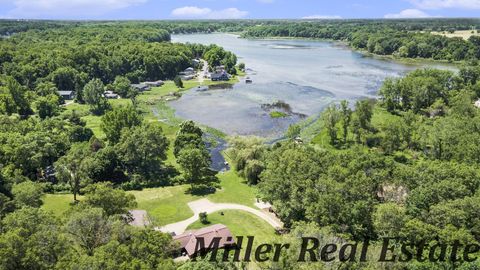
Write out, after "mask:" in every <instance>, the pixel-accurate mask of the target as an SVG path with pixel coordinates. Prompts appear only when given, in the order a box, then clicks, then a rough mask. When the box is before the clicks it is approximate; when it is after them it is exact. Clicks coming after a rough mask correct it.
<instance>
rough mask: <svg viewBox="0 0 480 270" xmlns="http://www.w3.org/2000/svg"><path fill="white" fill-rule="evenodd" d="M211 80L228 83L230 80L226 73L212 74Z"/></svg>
mask: <svg viewBox="0 0 480 270" xmlns="http://www.w3.org/2000/svg"><path fill="white" fill-rule="evenodd" d="M210 78H211V79H212V81H228V80H229V79H230V77H229V76H228V73H227V72H225V71H222V72H215V73H212V74H211V75H210Z"/></svg>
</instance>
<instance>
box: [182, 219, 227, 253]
mask: <svg viewBox="0 0 480 270" xmlns="http://www.w3.org/2000/svg"><path fill="white" fill-rule="evenodd" d="M215 238H217V239H218V238H220V241H219V244H218V248H225V247H228V246H233V245H235V240H234V239H233V235H232V233H231V232H230V230H229V229H228V228H227V226H225V225H223V224H215V225H212V226H209V227H206V228H203V229H199V230H196V231H187V232H185V233H183V234H180V235H176V236H173V240H174V241H177V242H178V243H179V249H180V252H181V254H182V255H185V254H186V255H188V256H189V257H193V256H194V255H196V254H197V252H199V251H200V252H201V251H205V250H196V249H197V244H198V245H199V240H200V239H202V240H203V243H204V244H205V245H204V248H208V246H210V244H211V243H212V241H213V240H215ZM198 247H200V245H199V246H198Z"/></svg>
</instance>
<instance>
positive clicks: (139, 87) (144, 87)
mask: <svg viewBox="0 0 480 270" xmlns="http://www.w3.org/2000/svg"><path fill="white" fill-rule="evenodd" d="M130 86H131V87H132V88H134V89H136V90H138V91H139V92H143V91H148V90H150V86H148V85H146V84H143V83H138V84H131V85H130Z"/></svg>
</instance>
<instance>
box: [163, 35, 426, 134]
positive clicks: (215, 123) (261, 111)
mask: <svg viewBox="0 0 480 270" xmlns="http://www.w3.org/2000/svg"><path fill="white" fill-rule="evenodd" d="M172 41H173V42H182V43H187V42H190V43H201V44H218V45H220V46H222V47H224V48H225V49H226V50H229V51H232V52H234V53H235V54H236V55H237V56H238V58H239V59H238V61H239V62H244V63H245V64H246V67H247V76H249V77H250V78H251V79H252V80H253V83H252V84H246V83H245V82H244V80H241V82H240V83H238V84H236V85H234V86H233V88H228V89H216V90H208V91H195V90H191V91H188V92H187V93H185V94H184V95H183V96H182V98H180V99H178V100H176V101H172V102H171V103H170V104H171V106H172V107H173V108H174V109H175V110H176V115H177V116H179V117H181V118H185V119H191V120H194V121H196V122H199V123H202V124H205V125H207V126H210V127H213V128H216V129H219V130H221V131H223V132H225V133H227V134H229V135H257V136H262V137H266V138H270V139H273V138H278V137H280V136H281V135H282V134H283V133H284V132H285V130H286V129H287V128H288V126H289V125H290V124H292V123H295V122H297V121H300V120H301V119H303V118H305V117H308V116H312V115H317V114H318V113H320V112H321V111H322V110H323V109H324V108H325V107H326V106H327V105H328V104H330V103H331V102H333V101H338V100H343V99H347V100H350V101H352V100H355V99H359V98H365V97H375V94H376V92H377V91H378V89H379V88H380V86H381V84H382V82H383V81H384V80H385V78H387V77H398V76H401V75H403V74H405V73H407V72H408V71H411V70H413V69H416V68H420V67H421V66H418V65H405V64H400V63H396V62H394V61H387V60H381V59H377V58H373V57H367V56H364V55H362V54H361V53H358V52H354V51H352V50H350V49H349V48H347V47H345V46H343V45H341V44H338V43H333V42H322V41H311V40H248V39H240V38H238V37H237V36H235V35H231V34H192V35H173V36H172ZM278 101H280V102H283V103H281V104H283V105H285V104H287V106H288V111H289V116H288V117H284V118H272V117H270V114H269V113H270V112H271V111H272V110H279V111H283V110H284V108H285V106H283V107H282V108H280V107H278V108H279V109H276V108H275V109H272V107H271V106H265V104H272V103H275V102H278ZM262 105H263V106H262Z"/></svg>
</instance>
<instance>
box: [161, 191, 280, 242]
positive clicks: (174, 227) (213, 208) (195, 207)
mask: <svg viewBox="0 0 480 270" xmlns="http://www.w3.org/2000/svg"><path fill="white" fill-rule="evenodd" d="M188 206H189V207H190V209H192V211H193V216H192V217H191V218H188V219H186V220H183V221H180V222H176V223H171V224H168V225H165V226H163V227H159V228H156V229H157V230H160V231H162V232H166V233H171V232H174V233H175V234H176V235H179V234H182V233H183V232H185V230H186V229H187V227H188V226H189V225H190V224H192V223H194V222H195V221H197V220H198V214H200V213H201V212H207V214H210V213H213V212H217V211H221V210H241V211H246V212H249V213H252V214H254V215H256V216H257V217H259V218H261V219H263V220H265V221H266V222H267V223H268V224H270V225H271V226H272V227H274V228H282V227H283V224H282V222H281V221H280V220H279V219H278V218H276V217H275V216H274V215H273V214H269V213H266V212H262V211H260V210H257V209H253V208H251V207H248V206H245V205H241V204H233V203H213V202H211V201H209V200H208V199H201V200H197V201H193V202H189V203H188Z"/></svg>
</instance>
